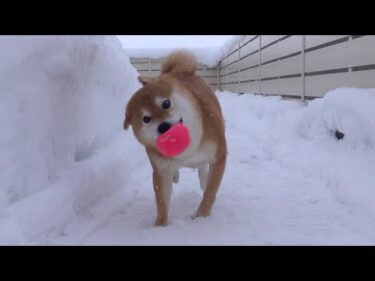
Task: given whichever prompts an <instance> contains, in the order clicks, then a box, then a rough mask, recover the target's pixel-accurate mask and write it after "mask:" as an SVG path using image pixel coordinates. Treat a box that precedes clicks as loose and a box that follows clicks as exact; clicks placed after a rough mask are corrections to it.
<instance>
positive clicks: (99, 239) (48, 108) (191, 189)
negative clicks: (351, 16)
mask: <svg viewBox="0 0 375 281" xmlns="http://www.w3.org/2000/svg"><path fill="white" fill-rule="evenodd" d="M0 61H1V64H0V126H1V128H2V133H1V134H0V155H1V158H0V244H6V245H9V244H24V245H343V244H344V245H358V244H360V245H374V244H375V223H374V221H375V204H374V202H375V191H374V188H375V181H374V177H373V172H374V170H375V154H374V148H375V115H374V114H373V109H374V108H375V89H354V88H341V89H336V90H334V91H332V92H329V93H328V94H327V95H326V96H325V97H324V98H322V99H316V100H313V101H311V102H309V103H308V104H307V105H306V106H304V105H303V104H301V103H300V102H297V101H287V100H282V99H281V98H279V97H261V96H257V95H253V94H244V95H241V96H238V95H236V94H233V93H229V92H217V95H218V97H219V100H220V103H221V104H222V107H223V114H224V118H225V121H226V135H227V140H228V150H229V154H228V163H227V168H226V173H225V175H224V178H223V182H222V185H221V188H220V191H219V194H218V196H217V201H216V203H215V205H214V208H213V212H212V215H211V216H210V217H208V218H198V219H195V220H192V219H191V218H190V215H191V214H192V213H193V212H194V211H195V209H196V207H197V205H198V203H199V200H200V199H201V193H202V191H201V189H200V187H199V180H198V176H197V171H196V170H192V169H183V170H181V174H180V183H179V184H177V185H175V186H174V191H173V197H172V206H171V211H170V214H171V216H170V224H169V225H168V226H167V227H164V228H162V227H159V228H155V227H153V226H152V224H153V222H154V219H155V214H156V206H155V201H154V193H153V189H152V174H151V172H152V171H151V166H150V164H149V162H148V159H147V156H146V153H145V151H144V149H143V147H142V146H141V145H140V144H139V143H138V142H137V141H136V139H135V137H134V136H133V133H132V131H131V130H129V131H123V129H122V122H123V114H124V106H125V104H126V102H127V100H128V99H129V97H130V95H131V94H132V93H133V92H134V91H135V90H136V89H137V88H138V87H139V86H140V85H139V84H138V82H137V80H136V76H137V73H136V71H135V70H134V69H133V67H132V66H131V65H130V63H129V59H128V57H127V56H126V55H125V54H124V50H123V49H122V47H121V45H120V43H119V42H118V41H117V39H116V38H115V37H111V36H109V37H101V36H100V37H91V36H90V37H70V36H64V37H59V36H57V37H55V36H53V37H52V36H51V37H49V36H47V37H46V36H45V37H35V36H33V37H12V38H10V37H0ZM336 129H338V130H340V131H342V132H343V133H344V134H345V137H344V139H342V140H340V141H339V140H337V139H336V138H335V136H334V132H335V130H336Z"/></svg>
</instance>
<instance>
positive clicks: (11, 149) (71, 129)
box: [0, 36, 140, 244]
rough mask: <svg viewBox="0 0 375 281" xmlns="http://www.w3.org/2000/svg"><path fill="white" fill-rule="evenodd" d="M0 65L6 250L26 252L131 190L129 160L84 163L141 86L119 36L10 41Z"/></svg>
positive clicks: (4, 43)
mask: <svg viewBox="0 0 375 281" xmlns="http://www.w3.org/2000/svg"><path fill="white" fill-rule="evenodd" d="M0 61H1V64H0V127H1V128H2V133H1V135H0V155H1V159H0V243H1V244H3V243H21V242H22V241H24V239H26V240H28V239H31V238H32V237H34V236H35V235H37V234H39V233H41V232H45V231H47V230H50V229H52V228H56V229H60V228H61V227H63V225H64V224H65V223H67V222H68V221H69V220H71V219H72V218H73V217H74V215H75V214H76V212H77V211H78V210H80V209H82V208H83V206H85V205H86V204H87V203H88V202H90V201H92V200H96V199H97V198H98V197H100V196H103V195H104V194H106V193H108V192H110V191H111V190H112V189H114V188H118V187H120V186H121V184H122V181H123V179H122V178H123V176H122V175H121V174H122V173H125V171H124V170H122V169H123V168H124V163H123V162H124V159H120V158H118V159H116V158H113V157H107V158H108V159H103V160H102V161H101V162H100V163H90V164H87V163H85V162H84V160H85V159H89V158H90V157H93V158H95V155H96V153H97V152H98V151H100V150H101V149H105V147H107V146H108V145H109V144H110V143H111V142H112V141H113V139H114V138H115V136H116V134H118V132H120V131H121V128H122V121H123V116H124V106H125V103H126V101H127V99H128V98H129V97H130V95H131V94H132V93H133V92H134V91H135V90H136V89H137V88H138V87H139V86H140V85H139V83H138V82H137V80H136V77H137V72H136V70H135V69H134V68H133V67H132V66H131V64H130V62H129V58H128V57H127V56H126V55H125V53H124V51H123V48H122V46H121V44H120V42H119V41H118V39H117V38H116V37H115V36H108V37H107V36H1V37H0ZM118 157H119V156H118ZM125 157H126V156H125ZM101 158H103V156H101ZM120 171H121V173H120Z"/></svg>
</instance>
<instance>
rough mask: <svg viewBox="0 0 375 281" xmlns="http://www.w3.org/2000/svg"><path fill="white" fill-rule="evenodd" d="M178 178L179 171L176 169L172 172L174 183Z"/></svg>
mask: <svg viewBox="0 0 375 281" xmlns="http://www.w3.org/2000/svg"><path fill="white" fill-rule="evenodd" d="M179 179H180V171H179V170H177V171H176V172H175V173H174V175H173V182H174V183H178V181H179Z"/></svg>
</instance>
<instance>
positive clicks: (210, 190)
mask: <svg viewBox="0 0 375 281" xmlns="http://www.w3.org/2000/svg"><path fill="white" fill-rule="evenodd" d="M225 163H226V155H225V156H223V157H222V158H221V159H219V160H218V161H217V162H216V163H214V164H210V169H209V174H208V180H207V187H206V189H205V191H204V193H203V198H202V201H201V203H200V204H199V207H198V210H197V211H196V212H195V214H194V215H193V216H192V218H196V217H207V216H208V215H209V214H210V212H211V209H212V206H213V204H214V202H215V199H216V193H217V191H218V190H219V186H220V183H221V179H222V178H223V174H224V170H225Z"/></svg>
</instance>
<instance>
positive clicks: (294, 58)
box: [218, 35, 375, 99]
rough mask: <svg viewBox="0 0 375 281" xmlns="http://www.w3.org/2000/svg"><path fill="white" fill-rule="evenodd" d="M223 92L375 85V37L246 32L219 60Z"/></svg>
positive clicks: (311, 93) (297, 93) (310, 92)
mask: <svg viewBox="0 0 375 281" xmlns="http://www.w3.org/2000/svg"><path fill="white" fill-rule="evenodd" d="M218 73H219V75H218V83H219V84H220V86H219V87H220V89H221V90H228V91H231V92H238V93H258V94H259V93H260V94H264V95H282V96H290V97H297V98H302V99H304V98H314V97H321V96H323V95H324V94H325V93H326V92H328V91H329V90H332V89H335V88H338V87H359V88H374V87H375V36H373V35H368V36H345V35H337V36H335V35H332V36H331V35H329V36H321V35H306V36H302V35H284V36H283V35H261V36H257V35H248V36H245V37H244V38H243V40H242V41H241V42H238V43H236V44H235V45H234V46H232V48H231V49H230V50H229V51H228V53H227V54H226V55H225V56H224V57H223V58H222V59H221V61H220V63H219V64H218Z"/></svg>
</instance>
